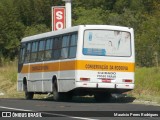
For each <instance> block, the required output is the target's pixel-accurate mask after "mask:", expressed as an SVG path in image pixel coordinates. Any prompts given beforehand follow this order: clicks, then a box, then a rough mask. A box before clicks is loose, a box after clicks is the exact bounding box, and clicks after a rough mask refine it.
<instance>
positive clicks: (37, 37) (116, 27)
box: [21, 25, 132, 42]
mask: <svg viewBox="0 0 160 120" xmlns="http://www.w3.org/2000/svg"><path fill="white" fill-rule="evenodd" d="M79 27H87V28H88V29H111V30H112V29H113V30H124V31H125V30H127V31H128V30H129V29H132V28H129V27H122V26H113V25H79V26H74V27H70V28H66V29H61V30H57V31H51V32H46V33H41V34H37V35H33V36H29V37H25V38H23V39H22V41H21V42H27V41H32V40H36V39H41V38H46V37H51V36H56V35H60V34H64V33H69V32H74V31H78V30H79Z"/></svg>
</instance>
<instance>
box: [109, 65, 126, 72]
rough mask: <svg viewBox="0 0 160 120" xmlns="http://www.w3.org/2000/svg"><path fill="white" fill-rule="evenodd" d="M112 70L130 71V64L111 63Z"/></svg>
mask: <svg viewBox="0 0 160 120" xmlns="http://www.w3.org/2000/svg"><path fill="white" fill-rule="evenodd" d="M109 68H110V70H116V71H121V70H122V71H128V66H113V65H110V67H109Z"/></svg>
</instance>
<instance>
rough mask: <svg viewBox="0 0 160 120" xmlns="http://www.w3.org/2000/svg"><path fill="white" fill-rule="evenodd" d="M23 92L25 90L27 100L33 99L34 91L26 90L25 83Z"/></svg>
mask: <svg viewBox="0 0 160 120" xmlns="http://www.w3.org/2000/svg"><path fill="white" fill-rule="evenodd" d="M24 92H25V98H26V99H27V100H32V99H33V96H34V93H33V92H28V91H27V85H24Z"/></svg>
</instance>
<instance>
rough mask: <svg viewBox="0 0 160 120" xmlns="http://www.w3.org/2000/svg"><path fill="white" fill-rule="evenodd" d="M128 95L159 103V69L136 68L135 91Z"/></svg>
mask: <svg viewBox="0 0 160 120" xmlns="http://www.w3.org/2000/svg"><path fill="white" fill-rule="evenodd" d="M129 94H131V95H132V96H135V97H136V98H137V99H142V100H147V101H153V102H158V103H160V68H156V67H153V68H145V67H144V68H136V73H135V89H134V90H133V91H132V92H130V93H129Z"/></svg>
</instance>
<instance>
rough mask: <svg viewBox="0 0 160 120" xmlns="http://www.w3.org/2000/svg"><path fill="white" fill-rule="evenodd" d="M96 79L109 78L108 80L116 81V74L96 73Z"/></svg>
mask: <svg viewBox="0 0 160 120" xmlns="http://www.w3.org/2000/svg"><path fill="white" fill-rule="evenodd" d="M97 78H98V79H102V78H109V79H116V72H98V73H97Z"/></svg>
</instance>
